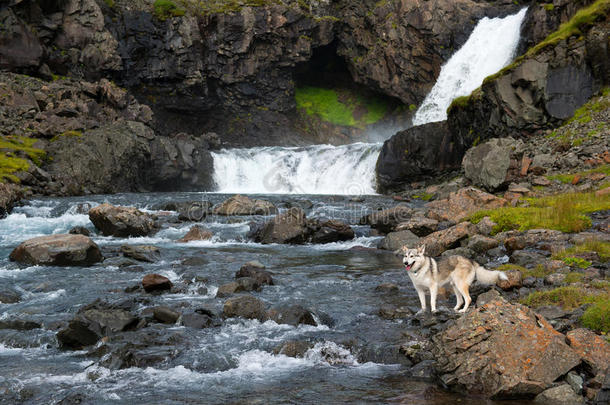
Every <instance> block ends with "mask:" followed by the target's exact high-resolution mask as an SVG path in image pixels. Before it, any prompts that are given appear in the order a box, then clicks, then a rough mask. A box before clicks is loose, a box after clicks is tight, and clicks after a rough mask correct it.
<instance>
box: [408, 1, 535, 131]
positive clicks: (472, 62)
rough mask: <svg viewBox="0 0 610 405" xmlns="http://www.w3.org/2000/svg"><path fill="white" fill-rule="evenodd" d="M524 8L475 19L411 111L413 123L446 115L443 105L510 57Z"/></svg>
mask: <svg viewBox="0 0 610 405" xmlns="http://www.w3.org/2000/svg"><path fill="white" fill-rule="evenodd" d="M526 11H527V8H524V9H522V10H521V11H519V12H518V13H517V14H514V15H510V16H508V17H505V18H491V19H490V18H487V17H485V18H483V19H481V20H480V21H479V23H478V24H477V26H476V27H475V28H474V31H472V34H470V37H469V38H468V41H466V43H465V44H464V45H463V46H462V47H461V48H460V49H459V50H458V51H457V52H456V53H455V54H454V55H453V56H452V57H451V59H449V61H448V62H447V63H446V64H445V65H443V67H442V68H441V73H440V74H439V77H438V79H437V81H436V84H435V85H434V87H433V88H432V90H431V91H430V93H429V94H428V96H426V99H425V100H424V102H423V103H422V105H421V106H420V107H419V109H418V110H417V112H416V113H415V118H414V119H413V125H422V124H426V123H428V122H436V121H443V120H445V119H447V108H448V107H449V105H450V104H451V102H452V101H453V100H454V99H455V98H457V97H460V96H467V95H469V94H470V93H471V92H472V91H473V90H475V89H476V88H477V87H479V86H480V85H481V84H482V83H483V79H485V78H486V77H487V76H489V75H492V74H494V73H496V72H497V71H499V70H500V69H502V68H503V67H504V66H506V65H508V64H509V63H510V62H511V61H512V60H513V58H514V56H515V51H516V49H517V45H518V43H519V38H520V32H521V23H522V22H523V18H524V17H525V12H526Z"/></svg>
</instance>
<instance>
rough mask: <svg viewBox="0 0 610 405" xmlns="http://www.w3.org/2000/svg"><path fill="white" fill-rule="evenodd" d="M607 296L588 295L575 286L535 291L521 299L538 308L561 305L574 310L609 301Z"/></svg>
mask: <svg viewBox="0 0 610 405" xmlns="http://www.w3.org/2000/svg"><path fill="white" fill-rule="evenodd" d="M608 298H609V297H608V296H607V295H606V294H587V293H586V291H585V290H584V289H582V288H579V287H575V286H565V287H558V288H555V289H553V290H548V291H534V292H533V293H531V294H530V295H528V296H527V297H525V298H523V299H521V300H520V301H519V302H521V303H522V304H524V305H527V306H528V307H532V308H538V307H542V306H545V305H559V306H560V307H562V308H563V309H568V310H569V309H574V308H578V307H580V306H581V305H584V304H588V303H592V302H597V301H600V300H604V299H606V300H607V299H608Z"/></svg>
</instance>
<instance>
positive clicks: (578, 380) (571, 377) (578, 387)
mask: <svg viewBox="0 0 610 405" xmlns="http://www.w3.org/2000/svg"><path fill="white" fill-rule="evenodd" d="M566 382H567V383H568V384H570V387H572V389H573V390H574V392H575V393H577V394H580V393H582V386H583V384H584V379H583V378H582V377H581V376H579V375H578V374H577V373H576V372H575V371H570V372H569V373H568V375H566Z"/></svg>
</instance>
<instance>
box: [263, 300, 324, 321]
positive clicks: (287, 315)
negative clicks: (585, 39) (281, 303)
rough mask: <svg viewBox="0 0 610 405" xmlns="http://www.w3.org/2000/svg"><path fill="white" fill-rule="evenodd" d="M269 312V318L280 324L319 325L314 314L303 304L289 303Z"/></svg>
mask: <svg viewBox="0 0 610 405" xmlns="http://www.w3.org/2000/svg"><path fill="white" fill-rule="evenodd" d="M267 314H268V316H269V319H271V320H273V321H275V322H276V323H280V324H286V325H292V326H298V325H301V324H303V325H312V326H318V323H317V322H316V320H315V319H314V314H313V313H312V312H311V311H310V310H308V309H307V308H304V307H302V306H301V305H289V306H285V307H276V308H271V309H270V310H269V311H268V312H267Z"/></svg>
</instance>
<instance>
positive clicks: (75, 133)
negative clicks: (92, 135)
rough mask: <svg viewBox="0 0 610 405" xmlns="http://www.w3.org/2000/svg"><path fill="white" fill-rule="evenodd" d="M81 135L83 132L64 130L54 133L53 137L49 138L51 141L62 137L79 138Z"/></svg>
mask: <svg viewBox="0 0 610 405" xmlns="http://www.w3.org/2000/svg"><path fill="white" fill-rule="evenodd" d="M82 136H83V133H82V132H81V131H74V130H72V131H66V132H62V133H61V134H57V135H55V136H54V137H53V138H51V142H55V141H58V140H59V139H61V138H62V137H71V138H80V137H82Z"/></svg>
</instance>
